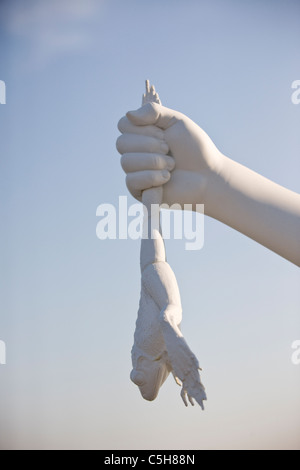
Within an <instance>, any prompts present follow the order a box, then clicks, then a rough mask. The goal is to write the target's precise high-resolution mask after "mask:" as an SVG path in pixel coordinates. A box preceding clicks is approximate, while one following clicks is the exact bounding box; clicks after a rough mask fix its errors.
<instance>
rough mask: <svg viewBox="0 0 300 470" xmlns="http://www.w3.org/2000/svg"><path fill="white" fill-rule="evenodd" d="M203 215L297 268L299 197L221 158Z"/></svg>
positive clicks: (299, 230)
mask: <svg viewBox="0 0 300 470" xmlns="http://www.w3.org/2000/svg"><path fill="white" fill-rule="evenodd" d="M206 200H207V202H206V204H205V212H206V213H207V214H208V215H211V216H212V217H214V218H215V219H217V220H219V221H221V222H223V223H225V224H226V225H229V226H230V227H232V228H234V229H235V230H238V231H239V232H241V233H243V234H244V235H247V236H248V237H250V238H252V239H253V240H255V241H257V242H258V243H260V244H261V245H263V246H265V247H266V248H269V249H270V250H272V251H274V252H275V253H277V254H279V255H280V256H282V257H284V258H286V259H287V260H289V261H291V262H292V263H295V264H296V265H298V266H300V195H299V194H297V193H294V192H292V191H290V190H288V189H286V188H284V187H282V186H280V185H278V184H276V183H274V182H272V181H270V180H268V179H267V178H264V177H263V176H261V175H259V174H257V173H255V172H254V171H252V170H249V169H248V168H246V167H244V166H243V165H240V164H239V163H236V162H234V161H233V160H230V159H229V158H227V157H223V163H222V170H221V172H220V173H219V174H211V176H210V178H209V181H208V184H207V194H206Z"/></svg>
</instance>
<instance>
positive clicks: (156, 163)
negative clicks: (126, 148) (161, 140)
mask: <svg viewBox="0 0 300 470" xmlns="http://www.w3.org/2000/svg"><path fill="white" fill-rule="evenodd" d="M121 165H122V168H123V170H124V171H125V173H134V172H137V171H145V170H168V171H173V170H174V168H175V160H174V158H172V157H169V155H161V154H159V153H124V155H123V156H122V158H121Z"/></svg>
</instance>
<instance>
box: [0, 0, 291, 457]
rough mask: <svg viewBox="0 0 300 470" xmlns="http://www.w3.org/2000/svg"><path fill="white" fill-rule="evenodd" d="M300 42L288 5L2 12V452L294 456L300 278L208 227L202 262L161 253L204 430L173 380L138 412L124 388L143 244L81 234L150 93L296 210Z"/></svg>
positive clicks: (20, 4) (32, 7)
mask: <svg viewBox="0 0 300 470" xmlns="http://www.w3.org/2000/svg"><path fill="white" fill-rule="evenodd" d="M299 26H300V4H299V2H298V1H297V0H287V1H279V0H273V1H269V0H263V1H258V0H255V1H252V2H238V1H236V0H222V1H221V0H203V1H202V0H201V1H199V0H197V1H196V0H185V1H183V0H173V1H171V0H159V1H158V0H153V1H152V2H141V1H137V0H128V1H126V2H124V1H121V0H98V1H97V0H73V1H71V0H53V1H51V2H48V1H46V0H28V1H26V2H24V1H21V0H10V1H5V0H3V1H2V2H1V4H0V57H1V59H0V80H3V81H4V82H5V83H6V104H5V105H0V154H1V159H0V179H1V185H0V198H1V206H0V211H1V212H0V216H1V222H2V223H1V231H0V243H1V252H0V253H1V265H0V286H1V287H0V291H1V296H0V298H1V300H0V340H1V341H4V342H5V344H6V350H7V358H6V362H7V363H6V365H0V449H109V450H114V449H115V450H117V449H118V450H121V449H157V450H159V449H172V450H177V449H182V450H183V449H192V450H196V449H200V450H210V449H212V450H214V449H224V450H230V449H234V450H236V449H257V450H259V449H297V450H299V449H300V402H299V390H300V365H298V366H296V365H294V364H292V361H291V357H292V353H293V350H292V348H291V345H292V343H293V342H294V341H295V340H300V289H299V281H300V276H299V269H298V268H297V267H296V266H294V265H293V264H291V263H289V262H288V261H286V260H284V259H282V258H280V257H279V256H278V255H276V254H274V253H272V252H270V251H268V250H267V249H266V248H264V247H262V246H260V245H258V244H257V243H255V242H254V241H252V240H250V239H248V238H247V237H245V236H243V235H241V234H239V233H237V232H235V231H234V230H232V229H230V228H229V227H226V226H225V225H222V224H221V223H220V222H217V221H215V220H213V219H210V218H205V225H204V238H205V239H204V246H203V248H202V249H201V250H199V251H187V250H185V242H184V241H183V240H168V241H167V242H166V247H167V253H168V260H169V263H170V265H171V266H172V268H173V269H174V272H175V274H176V277H177V280H178V284H179V287H180V292H181V296H182V304H183V315H184V316H183V324H182V327H183V333H184V335H185V336H186V338H187V341H188V343H189V344H190V346H191V348H192V350H193V351H194V352H195V354H196V355H197V357H198V358H199V360H200V364H201V366H202V368H203V372H202V380H203V382H204V383H205V386H206V390H207V395H208V401H207V402H206V410H205V412H202V411H201V409H200V408H196V407H195V408H191V407H190V408H188V409H186V408H185V407H184V405H183V403H182V402H181V398H180V389H179V387H177V386H176V384H175V383H174V381H173V379H172V378H171V377H170V378H169V379H168V381H167V382H166V384H165V385H164V386H163V388H162V389H161V392H160V394H159V397H158V398H157V400H156V401H155V402H152V403H149V402H146V401H144V400H143V399H142V398H141V396H140V394H139V391H138V389H137V387H135V386H134V385H133V384H132V383H131V382H130V379H129V374H130V371H131V357H130V351H131V346H132V342H133V333H134V327H135V320H136V316H137V309H138V302H139V295H140V273H139V245H140V243H139V241H133V240H118V239H117V240H99V239H98V238H97V236H96V226H97V223H98V218H97V217H96V210H97V207H98V206H99V205H100V204H103V203H107V204H114V205H117V204H118V201H119V196H126V195H128V192H127V189H126V185H125V178H124V174H123V171H122V169H121V166H120V161H119V160H120V156H119V154H118V152H117V150H116V148H115V141H116V139H117V137H118V135H119V133H118V129H117V122H118V120H119V119H120V118H121V117H122V116H123V115H124V114H125V113H126V112H127V111H128V110H131V109H136V108H138V107H139V106H140V103H141V95H142V93H143V91H144V81H145V79H150V80H151V82H152V83H154V84H155V86H156V88H157V90H158V92H159V94H160V97H161V99H162V102H163V104H164V105H165V106H168V107H171V108H174V109H177V110H179V111H181V112H183V113H185V114H187V115H188V116H189V117H190V118H191V119H193V120H194V121H195V122H197V124H199V125H200V126H201V127H203V129H204V130H205V131H206V132H207V133H208V134H209V135H210V137H211V138H212V139H213V141H214V142H215V143H216V145H217V146H218V148H219V149H220V150H221V151H222V152H223V153H224V154H225V155H227V156H228V157H230V158H232V159H233V160H236V161H238V162H240V163H241V164H243V165H245V166H247V167H248V168H251V169H253V170H255V171H256V172H258V173H260V174H262V175H264V176H266V177H267V178H270V179H271V180H273V181H276V182H277V183H279V184H281V185H283V186H285V187H288V188H289V189H291V190H293V191H296V192H299V190H300V184H299V174H300V160H299V156H300V133H299V124H300V105H295V104H293V103H292V100H291V95H292V92H293V90H292V88H291V85H292V83H293V81H295V80H299V79H300V60H299V59H300V57H299V55H300V51H299V42H300V28H299ZM134 202H135V201H134V200H133V199H132V198H131V197H129V199H128V203H129V204H133V203H134Z"/></svg>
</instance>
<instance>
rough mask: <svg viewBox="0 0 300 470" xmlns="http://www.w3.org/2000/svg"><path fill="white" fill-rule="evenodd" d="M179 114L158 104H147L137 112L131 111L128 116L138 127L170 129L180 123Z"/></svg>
mask: <svg viewBox="0 0 300 470" xmlns="http://www.w3.org/2000/svg"><path fill="white" fill-rule="evenodd" d="M178 115H179V113H178V112H177V111H173V110H172V109H169V108H165V107H164V106H161V105H159V104H157V103H147V104H146V105H144V106H142V107H141V108H139V109H137V110H136V111H129V112H128V113H127V114H126V116H127V117H128V119H129V120H130V121H131V122H132V124H135V125H136V126H146V125H151V124H153V125H156V126H157V127H160V128H161V129H168V128H169V127H171V126H172V125H173V124H174V123H175V122H177V121H178Z"/></svg>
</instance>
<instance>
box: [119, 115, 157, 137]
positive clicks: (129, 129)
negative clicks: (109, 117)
mask: <svg viewBox="0 0 300 470" xmlns="http://www.w3.org/2000/svg"><path fill="white" fill-rule="evenodd" d="M118 129H119V131H120V132H122V134H125V133H127V134H142V135H147V136H149V137H155V138H156V139H160V140H163V139H164V135H165V134H164V132H163V131H162V130H161V129H159V128H158V127H156V126H153V125H149V126H135V125H134V124H132V122H130V121H129V119H128V117H127V116H124V117H122V118H121V119H120V121H119V122H118Z"/></svg>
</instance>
